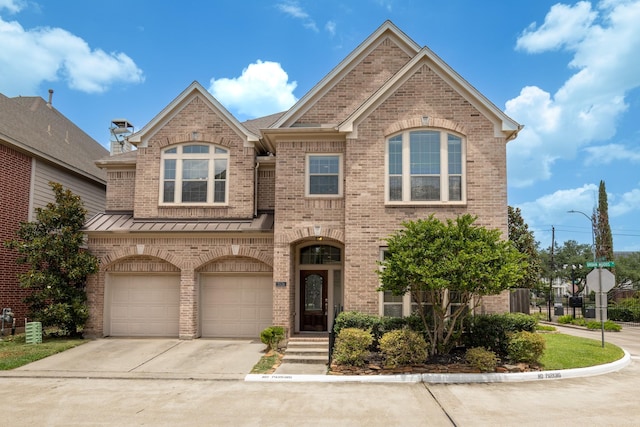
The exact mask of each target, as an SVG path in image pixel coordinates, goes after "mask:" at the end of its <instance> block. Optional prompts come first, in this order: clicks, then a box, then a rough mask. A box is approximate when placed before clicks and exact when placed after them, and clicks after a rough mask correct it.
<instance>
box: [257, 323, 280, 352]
mask: <svg viewBox="0 0 640 427" xmlns="http://www.w3.org/2000/svg"><path fill="white" fill-rule="evenodd" d="M260 340H261V341H262V343H263V344H265V345H266V346H267V347H268V349H269V350H278V346H279V345H280V342H281V341H282V340H284V328H283V327H282V326H269V327H268V328H265V329H263V330H262V332H260Z"/></svg>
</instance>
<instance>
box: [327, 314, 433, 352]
mask: <svg viewBox="0 0 640 427" xmlns="http://www.w3.org/2000/svg"><path fill="white" fill-rule="evenodd" d="M345 328H358V329H362V330H363V331H370V332H371V335H372V336H373V339H374V343H373V345H374V346H375V345H377V344H378V342H379V341H380V338H382V335H384V334H385V333H386V332H389V331H395V330H399V329H405V328H408V329H411V330H413V331H417V332H419V333H421V334H422V335H424V331H423V330H424V326H423V325H422V320H420V318H419V317H417V316H407V317H380V316H376V315H373V314H365V313H360V312H358V311H343V312H342V313H340V314H338V317H336V321H335V325H334V327H333V331H334V332H335V333H336V335H337V334H339V333H340V331H341V330H342V329H345Z"/></svg>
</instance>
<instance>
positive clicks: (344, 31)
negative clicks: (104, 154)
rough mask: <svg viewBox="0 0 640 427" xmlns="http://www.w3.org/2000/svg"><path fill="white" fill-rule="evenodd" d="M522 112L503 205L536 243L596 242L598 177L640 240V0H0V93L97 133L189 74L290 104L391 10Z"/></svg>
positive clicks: (224, 89)
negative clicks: (38, 102)
mask: <svg viewBox="0 0 640 427" xmlns="http://www.w3.org/2000/svg"><path fill="white" fill-rule="evenodd" d="M387 19H389V20H391V21H392V22H393V23H394V24H396V25H397V26H398V27H399V28H400V29H401V30H402V31H404V32H405V33H406V34H407V35H408V36H409V37H411V38H412V39H413V40H415V41H416V42H417V43H418V44H419V45H426V46H428V47H429V48H431V49H432V50H433V51H434V52H435V53H436V54H438V55H439V56H440V57H441V58H442V59H443V60H444V61H446V62H447V63H448V64H449V65H450V66H451V67H453V68H454V69H455V70H456V71H457V72H458V73H459V74H460V75H462V77H464V78H465V79H466V80H468V81H469V82H470V83H471V84H472V85H474V86H475V87H476V88H477V89H478V90H480V92H482V93H483V94H484V95H485V96H487V97H488V98H489V99H490V100H491V101H492V102H493V103H494V104H496V105H497V106H498V107H499V108H500V109H502V110H504V111H505V112H506V113H507V114H509V115H510V116H511V117H513V118H514V119H516V120H517V121H518V122H520V123H521V124H524V125H525V128H524V130H523V131H522V132H521V133H520V136H519V137H518V139H516V140H515V141H513V142H511V143H509V145H508V170H509V185H508V195H509V204H510V205H512V206H516V207H519V208H520V209H521V210H522V212H523V216H524V219H525V221H527V223H528V224H529V226H530V228H531V229H532V230H533V231H534V233H535V236H536V239H537V240H538V241H540V244H541V246H542V247H548V246H549V245H550V242H551V227H552V226H554V227H555V230H556V240H557V241H559V242H564V241H566V240H570V239H572V240H577V241H578V242H581V243H589V244H590V243H591V225H590V222H589V221H588V219H587V218H585V217H584V216H582V215H579V214H569V213H567V211H569V210H572V209H573V210H578V211H582V212H585V213H587V214H588V215H590V214H591V212H592V209H593V207H594V206H595V204H596V203H597V194H598V184H599V182H600V180H604V181H605V183H606V188H607V192H608V201H609V216H610V224H611V229H612V232H613V237H614V247H615V249H616V250H618V251H623V250H635V251H637V250H640V221H639V220H638V218H639V216H640V173H638V167H639V166H640V150H639V148H640V147H639V146H638V145H639V144H638V143H639V141H640V25H638V22H640V0H601V1H596V0H593V1H579V2H576V1H566V2H556V1H546V0H518V1H508V2H507V1H502V0H485V1H482V2H479V1H477V0H449V1H446V2H445V1H440V0H437V1H436V0H405V1H401V0H361V1H352V0H350V1H346V0H344V1H334V0H324V1H318V0H316V1H311V0H308V1H305V0H297V1H293V0H282V1H279V0H276V1H260V0H252V1H242V0H230V1H224V0H221V1H211V2H209V1H196V0H183V1H181V2H171V1H166V2H165V1H157V0H155V1H150V0H134V1H132V0H126V1H124V0H122V1H121V0H109V1H98V0H96V1H86V0H58V1H51V0H40V1H37V0H35V1H33V0H0V46H2V48H1V49H0V92H2V93H3V94H5V95H7V96H19V95H23V96H35V95H37V96H41V97H43V98H45V99H47V97H48V93H47V90H48V89H49V88H52V89H54V91H55V93H54V96H53V105H54V107H56V108H57V109H58V110H59V111H60V112H62V113H63V114H64V115H65V116H67V117H68V118H69V119H71V120H72V121H73V122H75V123H76V124H77V125H78V126H79V127H80V128H82V129H83V130H84V131H85V132H87V133H88V134H89V135H91V136H92V137H93V138H95V139H96V140H97V141H99V142H101V143H103V144H105V146H106V145H107V144H108V140H109V131H108V128H109V124H110V121H111V119H114V118H126V119H128V120H129V121H131V122H132V123H133V124H134V125H135V126H136V129H140V128H141V127H142V126H144V125H145V124H146V123H147V122H148V121H149V120H151V119H152V118H153V117H154V116H155V115H156V114H157V113H158V112H160V110H161V109H162V108H164V107H165V106H166V105H167V104H168V103H169V102H171V100H173V98H175V97H176V96H177V95H178V94H179V93H180V92H181V91H182V90H183V89H185V88H186V87H187V86H188V85H189V84H190V83H191V82H193V81H194V80H197V81H199V82H200V83H201V84H203V85H204V86H205V87H206V88H208V89H209V90H210V91H211V92H212V94H213V95H214V96H215V97H216V98H217V99H218V100H219V101H220V102H221V103H222V104H223V105H224V106H225V107H227V109H229V111H231V112H232V113H233V114H234V115H235V116H236V117H238V118H239V119H240V120H245V119H248V118H253V117H257V116H263V115H267V114H270V113H275V112H278V111H282V110H285V109H287V108H289V107H290V106H291V105H292V104H293V103H294V102H295V101H296V100H297V99H299V98H300V97H302V96H303V95H304V94H305V93H306V92H307V91H308V90H310V89H311V88H312V87H313V86H314V85H315V84H316V83H318V82H319V81H320V79H322V77H324V75H326V74H327V73H328V72H329V71H330V70H331V69H332V68H333V67H335V66H336V65H337V64H338V63H339V62H340V61H341V60H342V59H343V58H344V57H345V56H346V55H348V54H349V53H350V52H351V51H352V50H353V49H355V48H356V47H357V46H358V45H359V44H360V43H361V42H362V41H363V40H364V39H365V38H366V37H367V36H369V35H370V34H371V33H372V32H373V31H375V29H376V28H378V27H379V26H380V25H381V24H382V23H383V22H384V21H385V20H387Z"/></svg>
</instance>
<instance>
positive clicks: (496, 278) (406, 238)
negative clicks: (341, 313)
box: [378, 214, 527, 355]
mask: <svg viewBox="0 0 640 427" xmlns="http://www.w3.org/2000/svg"><path fill="white" fill-rule="evenodd" d="M475 220H476V217H473V216H471V215H468V214H465V215H462V216H460V217H458V218H456V219H455V220H447V221H446V222H441V221H440V220H438V219H436V218H434V216H433V215H431V216H430V217H429V218H427V219H420V220H416V221H409V222H405V223H403V227H404V228H403V229H401V230H399V231H397V232H396V233H394V234H392V235H391V236H390V237H389V238H387V239H386V242H387V245H388V253H387V256H386V257H385V260H384V261H381V262H380V265H381V267H382V268H381V269H380V270H379V271H378V274H379V277H380V281H381V283H382V285H381V286H380V288H379V290H380V291H390V292H392V293H393V294H394V295H404V294H406V293H407V292H409V293H410V294H411V299H412V301H413V302H415V303H416V304H417V314H418V315H419V316H420V318H421V319H422V323H423V326H424V329H425V331H426V335H427V340H428V341H429V344H430V345H429V351H430V354H431V355H435V354H443V353H448V351H449V350H450V348H451V346H452V344H453V342H452V341H453V340H452V338H453V337H455V336H456V333H458V332H460V331H461V330H462V321H463V319H464V317H465V316H464V315H465V314H466V313H467V312H468V309H469V308H470V307H472V308H475V307H476V306H478V305H479V304H480V302H481V299H480V297H482V296H485V295H496V294H499V293H500V292H502V291H503V290H506V289H509V288H511V287H514V286H517V284H518V283H519V281H520V280H522V278H523V276H524V271H525V268H526V266H527V264H526V262H525V260H524V258H525V257H524V255H522V254H521V253H519V252H518V251H517V250H516V249H515V248H514V247H513V246H512V244H511V243H510V242H509V241H505V240H502V238H501V233H500V231H499V230H488V229H486V228H484V227H481V226H478V225H475V224H474V222H475Z"/></svg>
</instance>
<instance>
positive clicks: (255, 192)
mask: <svg viewBox="0 0 640 427" xmlns="http://www.w3.org/2000/svg"><path fill="white" fill-rule="evenodd" d="M259 167H260V162H258V161H256V167H255V169H254V177H253V217H254V218H257V217H258V168H259Z"/></svg>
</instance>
